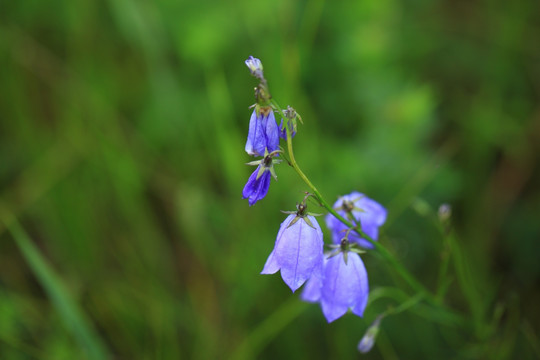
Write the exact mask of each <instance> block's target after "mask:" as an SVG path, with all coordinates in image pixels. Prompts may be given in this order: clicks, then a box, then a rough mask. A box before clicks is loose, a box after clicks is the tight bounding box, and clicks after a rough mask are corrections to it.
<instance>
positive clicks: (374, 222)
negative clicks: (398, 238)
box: [326, 191, 386, 249]
mask: <svg viewBox="0 0 540 360" xmlns="http://www.w3.org/2000/svg"><path fill="white" fill-rule="evenodd" d="M333 207H334V209H336V210H337V212H338V213H339V214H340V215H341V216H343V217H344V218H346V219H347V220H349V221H351V222H352V223H353V224H354V225H359V228H360V229H361V230H362V231H363V232H364V233H365V234H366V235H367V236H369V237H371V238H372V239H373V240H377V238H378V237H379V226H381V225H382V224H384V222H385V221H386V209H385V208H384V207H383V206H382V205H381V204H379V203H378V202H376V201H375V200H372V199H370V198H368V197H367V196H365V195H363V194H361V193H359V192H356V191H355V192H352V193H350V194H349V195H345V196H342V197H340V198H339V199H338V200H337V201H336V202H335V203H334V206H333ZM326 225H327V226H328V228H329V229H330V230H331V232H332V240H333V242H334V243H335V244H339V243H340V241H341V239H342V238H343V237H344V235H345V233H346V231H347V229H348V228H347V225H345V224H343V223H342V222H341V221H339V220H338V219H336V218H335V217H334V216H333V215H332V214H328V215H327V216H326ZM348 240H349V241H350V242H355V243H357V244H358V245H360V246H362V247H364V248H367V249H372V248H373V245H372V244H371V243H370V242H369V241H367V240H366V239H364V238H362V237H360V235H358V234H357V233H356V232H355V231H351V232H350V233H349V235H348Z"/></svg>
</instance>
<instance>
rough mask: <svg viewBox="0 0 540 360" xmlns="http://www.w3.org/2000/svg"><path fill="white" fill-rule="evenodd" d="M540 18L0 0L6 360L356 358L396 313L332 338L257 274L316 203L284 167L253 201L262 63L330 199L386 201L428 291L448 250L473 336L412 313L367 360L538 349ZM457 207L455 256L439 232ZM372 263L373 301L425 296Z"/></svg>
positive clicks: (493, 355) (456, 301) (395, 8)
mask: <svg viewBox="0 0 540 360" xmlns="http://www.w3.org/2000/svg"><path fill="white" fill-rule="evenodd" d="M539 13H540V6H539V3H538V2H536V1H505V2H489V1H474V2H470V1H461V0H459V1H450V0H445V1H426V0H413V1H396V0H363V1H342V2H338V1H334V2H331V1H324V0H313V1H288V0H273V1H267V0H263V1H246V0H235V1H229V2H217V1H206V0H199V1H186V0H160V1H143V0H110V1H106V0H97V1H84V0H80V1H61V0H50V1H38V0H25V1H3V2H1V3H0V204H1V208H2V214H3V215H2V219H1V221H0V223H1V225H0V358H1V359H54V360H56V359H96V358H102V357H105V356H107V355H106V354H109V355H108V356H110V357H111V358H116V359H255V358H257V359H278V358H279V359H286V358H290V359H303V358H305V359H356V358H359V357H361V356H360V355H359V354H358V352H357V351H356V344H357V342H358V341H359V340H360V338H361V337H362V335H363V333H364V331H365V330H366V328H367V327H368V326H369V324H370V323H371V321H373V319H374V318H375V317H376V316H377V314H379V313H381V312H382V311H384V310H385V309H387V308H388V306H396V305H398V304H399V301H398V300H399V299H398V300H395V299H391V298H390V299H388V298H387V299H381V300H377V301H374V302H373V303H372V304H370V306H368V309H367V310H366V313H365V317H364V319H361V318H358V317H356V316H353V315H346V316H344V317H343V318H342V319H339V320H337V321H335V322H334V323H332V324H327V323H326V321H325V320H324V317H323V316H322V313H321V311H320V308H319V307H318V306H317V305H313V304H305V303H302V302H301V301H300V300H299V299H298V294H294V295H291V293H290V290H289V289H288V288H287V286H285V285H284V283H283V282H282V281H281V278H280V276H279V275H274V276H262V275H259V272H260V271H261V269H262V266H263V264H264V262H265V261H266V257H267V256H268V254H269V253H270V251H271V250H272V248H273V244H274V240H275V235H276V234H277V230H278V227H279V224H280V222H281V221H282V220H283V219H284V215H283V214H282V213H280V212H279V210H292V209H293V208H294V205H295V203H296V202H297V201H299V200H301V199H302V195H303V194H302V191H305V190H307V189H306V187H305V186H304V185H303V184H302V183H301V182H300V179H299V178H298V176H297V175H296V174H295V173H294V172H293V171H292V169H290V168H289V167H288V166H287V165H286V164H281V165H280V166H279V167H278V168H277V172H278V176H279V181H278V182H277V183H276V182H272V184H271V188H270V191H269V194H268V196H267V197H266V198H265V199H264V200H263V201H261V202H259V203H257V204H256V205H255V206H253V207H251V208H250V207H248V204H247V200H243V199H242V198H241V190H242V188H243V186H244V183H245V181H246V180H247V178H248V176H249V174H250V173H251V171H252V170H253V169H252V168H250V167H248V166H245V165H244V163H246V162H248V161H250V160H251V159H250V158H249V157H248V156H247V155H246V154H245V152H244V144H245V137H246V134H247V126H248V120H249V116H250V110H249V109H248V107H249V106H250V105H251V104H252V103H253V87H254V86H255V85H256V83H255V80H254V79H253V78H252V77H251V76H250V75H249V72H248V69H247V68H246V66H245V65H244V60H245V59H246V58H247V57H248V56H249V55H254V56H256V57H259V58H260V59H261V60H262V61H263V63H264V67H265V74H266V77H267V79H268V82H269V86H270V90H271V92H272V94H273V97H274V99H276V100H277V101H278V102H279V103H280V104H281V105H282V106H286V105H287V104H291V105H293V106H294V107H295V108H296V109H297V110H298V112H299V113H300V114H301V115H302V117H303V120H304V125H303V126H301V127H300V130H299V133H298V135H297V136H296V138H295V149H296V157H297V160H298V162H299V163H300V166H301V167H302V168H303V169H304V171H305V172H306V173H307V175H308V176H309V177H310V178H311V180H312V181H313V182H314V183H315V184H316V185H317V186H318V188H319V190H320V191H321V192H322V194H323V195H325V196H326V197H327V199H328V200H329V201H331V202H332V201H334V200H335V199H336V198H337V196H338V195H342V194H346V193H349V192H351V191H353V190H358V191H361V192H363V193H366V194H368V195H369V196H370V197H371V198H374V199H376V200H377V201H379V202H380V203H381V204H383V205H384V206H385V207H387V209H388V211H389V218H388V221H387V223H386V225H385V226H384V227H383V228H382V235H381V238H380V241H381V243H382V244H383V245H384V246H385V247H386V248H387V249H389V251H391V252H392V253H394V254H395V256H396V257H397V258H398V259H399V260H400V261H401V262H402V263H403V264H404V266H405V267H406V268H407V269H409V270H410V271H411V272H412V273H413V274H415V275H416V276H418V277H419V279H420V280H421V282H422V283H423V284H425V285H426V286H427V287H428V288H429V289H431V290H433V291H435V289H437V288H438V287H439V286H441V284H439V283H438V273H439V265H440V263H441V261H442V259H444V258H445V257H448V256H449V257H450V259H451V260H450V262H449V264H450V265H449V270H448V271H449V274H450V277H449V279H450V280H449V283H448V284H447V285H448V292H447V294H446V296H445V297H444V300H443V301H444V303H446V304H447V305H448V306H449V307H450V308H453V309H455V310H456V311H457V312H459V313H461V314H463V316H465V317H469V318H472V319H473V321H474V326H472V327H471V326H456V325H455V324H452V323H451V322H445V321H444V319H443V320H441V319H437V318H436V314H431V313H429V312H423V311H422V310H421V309H420V310H419V309H416V311H410V312H404V313H400V314H397V315H394V316H390V317H388V318H386V319H385V320H384V321H383V324H382V329H381V333H380V336H379V338H378V339H377V344H376V346H375V348H374V349H373V350H372V352H371V353H369V354H368V355H366V356H365V357H367V358H373V359H379V358H380V359H397V358H403V359H407V358H409V359H410V358H417V359H418V358H426V359H435V358H436V359H457V358H474V359H477V358H490V359H497V358H500V359H510V358H513V359H527V358H536V357H540V343H539V341H538V331H539V330H540V326H539V324H540V312H539V309H538V304H539V302H540V289H539V285H540V281H539V279H540V261H539V260H538V256H539V254H540V226H539V218H540V189H539V186H538V185H539V184H540V171H539V170H540V169H539V166H538V164H539V159H538V155H539V152H540V149H539V147H540V101H539V100H540V45H539V42H538V39H539V38H540V23H539V22H538V14H539ZM442 203H449V204H451V205H452V210H453V212H452V223H453V229H454V230H453V235H452V236H453V237H454V238H455V240H456V243H457V244H459V249H460V250H459V251H450V250H449V249H448V248H447V247H446V246H445V237H444V236H443V235H442V234H441V232H440V231H439V228H440V227H439V224H438V223H437V218H436V216H435V215H434V214H435V213H436V211H437V208H438V207H439V205H440V204H442ZM314 211H317V210H316V209H315V210H314ZM17 223H19V224H20V227H21V229H19V228H18V226H17V225H16V224H17ZM10 229H11V230H10ZM14 229H15V230H14ZM324 231H325V235H326V236H327V237H328V232H327V231H326V229H324ZM24 233H26V234H27V235H28V238H26V237H25V235H24ZM25 240H28V241H25ZM32 244H33V245H35V248H36V249H37V250H38V257H39V258H43V259H45V269H44V268H42V267H39V266H36V264H35V262H36V260H35V258H34V257H32V256H31V255H29V252H28V247H32ZM25 249H26V250H25ZM363 259H364V261H365V263H366V267H367V269H368V273H369V277H370V286H371V288H372V289H378V288H389V287H393V286H396V287H398V288H400V289H402V290H403V292H404V293H406V294H409V295H413V293H412V292H411V289H410V288H408V287H407V285H406V284H404V283H403V282H402V281H401V280H400V278H399V277H398V276H396V273H395V271H393V269H392V267H391V266H389V265H388V264H387V263H385V262H384V261H382V260H381V259H380V258H378V257H377V255H376V254H373V253H371V252H368V253H367V254H365V255H363ZM46 269H49V270H52V272H53V274H54V275H55V276H54V279H53V281H52V285H51V282H48V281H47V279H48V278H47V276H46V275H47V271H46ZM460 269H461V270H460ZM463 269H466V271H465V270H463ZM460 271H461V273H460ZM460 274H461V276H460ZM464 274H465V275H464ZM460 279H461V280H460ZM463 279H466V281H464V280H463ZM55 289H56V290H55ZM58 289H60V290H58ZM51 291H52V292H51ZM55 291H57V292H58V291H60V293H61V294H63V297H62V299H67V301H68V303H67V305H66V303H64V302H62V301H61V300H60V301H59V300H58V298H55V295H54V294H55ZM73 309H75V310H73ZM72 310H73V311H72ZM413 310H414V309H413ZM78 319H79V320H80V321H79V320H78ZM77 326H83V328H84V327H86V328H87V329H89V330H87V331H88V333H85V332H84V331H83V330H81V328H79V327H77ZM81 331H82V332H81ZM81 333H82V334H83V335H81ZM93 347H94V348H93Z"/></svg>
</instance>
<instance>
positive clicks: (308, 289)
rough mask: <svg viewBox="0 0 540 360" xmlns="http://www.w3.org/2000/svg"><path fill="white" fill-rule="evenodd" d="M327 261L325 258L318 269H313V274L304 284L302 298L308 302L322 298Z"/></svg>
mask: <svg viewBox="0 0 540 360" xmlns="http://www.w3.org/2000/svg"><path fill="white" fill-rule="evenodd" d="M325 263H326V259H323V262H322V263H321V265H320V266H318V267H317V269H315V270H313V274H311V277H310V278H309V280H308V281H307V282H306V285H305V286H304V289H303V290H302V294H301V295H300V298H301V299H302V300H304V301H307V302H313V303H315V302H319V300H320V298H321V288H322V284H323V270H324V264H325Z"/></svg>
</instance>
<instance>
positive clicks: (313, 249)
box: [261, 204, 323, 292]
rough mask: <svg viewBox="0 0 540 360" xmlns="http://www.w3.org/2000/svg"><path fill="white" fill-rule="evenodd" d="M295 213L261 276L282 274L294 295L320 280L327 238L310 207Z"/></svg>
mask: <svg viewBox="0 0 540 360" xmlns="http://www.w3.org/2000/svg"><path fill="white" fill-rule="evenodd" d="M297 208H298V210H297V211H296V212H295V213H292V214H290V215H289V216H287V218H286V219H285V221H283V222H282V223H281V226H280V228H279V232H278V235H277V238H276V243H275V246H274V250H273V251H272V252H271V253H270V256H269V257H268V260H266V264H265V265H264V268H263V270H262V272H261V274H274V273H276V272H277V271H279V270H281V277H282V278H283V281H284V282H285V283H286V284H287V285H288V286H289V287H290V288H291V290H292V291H293V292H294V291H296V289H298V288H299V287H300V286H302V284H303V283H304V282H305V281H306V280H307V279H309V278H310V277H312V276H320V274H318V273H317V272H320V271H321V270H322V261H323V234H322V231H321V228H320V226H319V224H318V223H317V220H316V219H315V217H314V216H312V215H308V213H307V212H306V205H305V204H299V205H298V207H297Z"/></svg>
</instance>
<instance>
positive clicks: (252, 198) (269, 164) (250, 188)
mask: <svg viewBox="0 0 540 360" xmlns="http://www.w3.org/2000/svg"><path fill="white" fill-rule="evenodd" d="M276 155H277V151H274V152H272V153H270V154H269V153H268V150H265V153H264V158H262V159H261V160H257V161H252V162H249V163H248V165H255V166H257V169H255V171H254V172H253V173H252V174H251V176H250V177H249V179H248V181H247V183H246V186H244V190H243V191H242V196H243V198H244V199H248V202H249V206H252V205H254V204H255V203H256V202H257V201H259V200H262V199H263V198H264V197H265V196H266V194H268V188H269V187H270V175H272V176H273V177H274V179H276V181H277V175H276V173H275V171H274V163H276V164H278V163H280V162H281V160H274V159H272V158H273V157H274V156H276Z"/></svg>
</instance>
